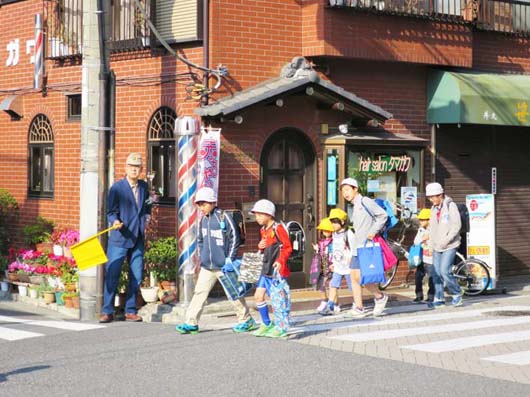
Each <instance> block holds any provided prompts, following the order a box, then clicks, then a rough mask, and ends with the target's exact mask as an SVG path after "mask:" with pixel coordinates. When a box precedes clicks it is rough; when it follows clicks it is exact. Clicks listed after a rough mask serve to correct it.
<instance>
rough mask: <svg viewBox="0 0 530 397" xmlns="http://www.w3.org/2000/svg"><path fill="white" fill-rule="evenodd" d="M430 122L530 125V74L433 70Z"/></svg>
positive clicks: (428, 98) (428, 88)
mask: <svg viewBox="0 0 530 397" xmlns="http://www.w3.org/2000/svg"><path fill="white" fill-rule="evenodd" d="M427 101H428V102H427V122H428V123H429V124H457V123H461V124H488V125H512V126H530V76H524V75H503V74H491V73H456V72H446V71H442V70H431V71H430V72H429V78H428V84H427Z"/></svg>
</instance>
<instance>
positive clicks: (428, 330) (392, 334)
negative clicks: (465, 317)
mask: <svg viewBox="0 0 530 397" xmlns="http://www.w3.org/2000/svg"><path fill="white" fill-rule="evenodd" d="M529 323H530V317H523V318H512V319H502V320H484V321H472V322H466V323H456V324H440V325H433V326H429V327H416V328H403V329H389V330H383V331H377V332H360V333H353V334H349V335H338V336H332V337H330V339H340V340H347V341H351V342H367V341H376V340H383V339H395V338H403V337H405V336H416V335H431V334H441V333H444V332H458V331H467V330H471V329H482V328H493V327H499V326H507V325H518V324H529Z"/></svg>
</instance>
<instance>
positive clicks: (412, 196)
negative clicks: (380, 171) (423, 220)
mask: <svg viewBox="0 0 530 397" xmlns="http://www.w3.org/2000/svg"><path fill="white" fill-rule="evenodd" d="M401 205H402V206H403V207H404V208H407V209H408V210H409V211H410V212H411V213H412V214H417V213H418V188H417V187H416V186H402V187H401Z"/></svg>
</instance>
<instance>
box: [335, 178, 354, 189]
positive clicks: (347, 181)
mask: <svg viewBox="0 0 530 397" xmlns="http://www.w3.org/2000/svg"><path fill="white" fill-rule="evenodd" d="M344 185H350V186H352V187H357V188H358V187H359V184H358V183H357V181H356V180H355V179H353V178H346V179H343V181H342V182H341V183H340V187H343V186H344Z"/></svg>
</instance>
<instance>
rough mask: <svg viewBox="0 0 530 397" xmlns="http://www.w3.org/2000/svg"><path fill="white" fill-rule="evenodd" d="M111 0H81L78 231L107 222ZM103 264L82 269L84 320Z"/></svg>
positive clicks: (96, 304) (96, 299)
mask: <svg viewBox="0 0 530 397" xmlns="http://www.w3.org/2000/svg"><path fill="white" fill-rule="evenodd" d="M109 3H110V2H109V1H107V0H85V1H83V62H82V82H81V84H82V94H81V103H82V109H81V183H80V186H81V189H80V211H79V213H80V222H79V223H80V235H81V240H83V239H85V238H87V237H90V236H92V235H94V234H96V233H97V232H98V230H101V229H103V228H104V227H105V225H106V216H105V215H106V214H105V200H106V173H105V171H106V155H107V133H108V132H109V127H108V121H109V120H108V117H107V114H108V111H107V108H108V106H107V80H108V74H109V61H108V60H109V57H108V50H107V46H106V38H107V34H108V31H109V30H108V20H109V17H108V15H109V14H108V11H109ZM102 271H103V269H102V267H101V266H98V267H96V268H91V269H88V270H85V271H83V272H80V277H79V286H80V313H81V320H94V319H95V318H96V316H97V314H99V311H100V309H101V300H102V299H101V298H102V297H101V280H102V278H103V277H102V274H103V273H102Z"/></svg>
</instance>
